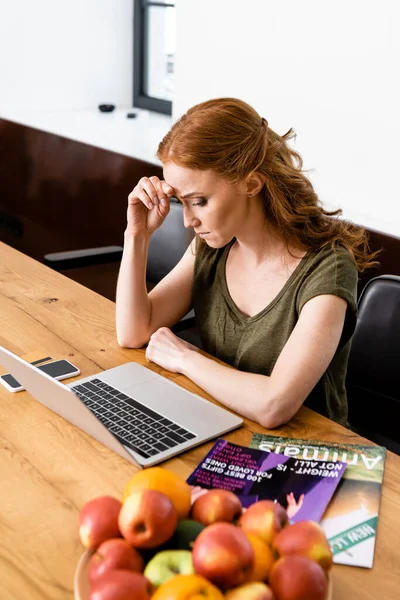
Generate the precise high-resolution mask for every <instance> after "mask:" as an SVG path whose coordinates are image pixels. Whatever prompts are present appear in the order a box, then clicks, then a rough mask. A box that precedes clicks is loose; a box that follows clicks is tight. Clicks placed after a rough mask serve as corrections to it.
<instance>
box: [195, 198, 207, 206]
mask: <svg viewBox="0 0 400 600" xmlns="http://www.w3.org/2000/svg"><path fill="white" fill-rule="evenodd" d="M206 204H207V200H206V198H199V199H198V201H197V202H193V203H192V206H205V205H206Z"/></svg>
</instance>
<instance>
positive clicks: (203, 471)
mask: <svg viewBox="0 0 400 600" xmlns="http://www.w3.org/2000/svg"><path fill="white" fill-rule="evenodd" d="M345 470H346V464H345V463H344V462H340V461H324V463H318V462H317V461H304V460H298V459H297V458H290V457H288V456H284V455H283V454H274V453H273V452H270V451H269V450H268V451H267V452H264V451H263V450H257V449H255V448H248V447H247V446H238V445H237V444H232V443H231V442H227V441H226V440H224V439H218V440H217V442H216V443H215V444H214V446H213V447H212V448H211V450H210V451H209V452H208V454H207V455H206V456H205V458H204V459H203V460H202V462H201V463H200V464H199V465H198V466H197V467H196V469H195V470H194V471H193V473H192V474H191V475H190V476H189V477H188V479H187V482H188V483H189V484H190V485H191V486H192V488H193V489H192V492H193V493H192V499H195V498H196V497H197V496H198V495H200V494H201V493H204V492H205V490H208V489H214V488H219V489H225V490H230V491H232V492H234V493H235V494H236V495H237V496H238V497H239V498H240V500H241V503H242V506H243V507H244V508H248V507H249V506H250V505H251V504H253V503H254V502H257V501H258V500H273V501H274V502H279V503H280V504H281V505H282V506H283V507H284V508H285V509H286V510H287V513H288V517H289V519H290V522H291V523H295V522H297V521H304V520H308V519H310V520H313V521H320V520H321V517H322V515H323V513H324V511H325V509H326V507H327V505H328V504H329V501H330V499H331V498H332V496H333V494H334V492H335V490H336V488H337V486H338V484H339V481H340V479H341V477H342V475H343V473H344V472H345Z"/></svg>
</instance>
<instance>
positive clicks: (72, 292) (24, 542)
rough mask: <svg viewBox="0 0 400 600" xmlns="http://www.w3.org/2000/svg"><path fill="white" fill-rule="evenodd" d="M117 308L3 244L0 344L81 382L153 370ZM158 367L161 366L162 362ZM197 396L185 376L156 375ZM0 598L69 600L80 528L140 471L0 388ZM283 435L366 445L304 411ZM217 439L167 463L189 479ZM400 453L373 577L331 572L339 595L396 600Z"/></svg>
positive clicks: (239, 435)
mask: <svg viewBox="0 0 400 600" xmlns="http://www.w3.org/2000/svg"><path fill="white" fill-rule="evenodd" d="M114 312H115V305H114V304H113V303H112V302H110V301H109V300H107V299H105V298H103V297H102V296H99V295H97V294H95V293H94V292H92V291H90V290H88V289H86V288H84V287H82V286H80V285H79V284H77V283H75V282H73V281H71V280H69V279H67V278H66V277H64V276H63V275H61V274H59V273H56V272H54V271H51V270H50V269H48V268H47V267H45V266H43V265H42V264H40V263H37V262H35V261H34V260H33V259H31V258H29V257H27V256H25V255H23V254H21V253H19V252H17V251H16V250H13V249H11V248H10V247H8V246H6V245H5V244H1V243H0V344H1V345H3V346H5V347H6V348H8V349H9V350H11V351H12V352H15V353H16V354H18V355H20V356H22V355H24V354H27V353H29V352H35V351H37V352H42V353H43V355H44V356H46V355H50V356H52V357H53V358H70V359H71V360H72V362H73V363H75V364H76V365H77V366H78V367H79V368H80V369H81V372H82V376H87V375H90V374H94V373H97V372H99V371H102V370H104V369H108V368H111V367H115V366H117V365H119V364H122V363H124V362H128V361H130V360H133V361H136V362H139V363H141V364H146V366H149V365H148V364H147V363H146V360H145V356H144V351H143V350H122V349H121V348H120V347H119V346H118V344H117V342H116V337H115V326H114ZM151 367H152V368H155V369H157V367H156V366H155V365H151ZM158 372H160V373H162V374H163V375H165V376H167V377H170V378H173V379H174V381H176V382H179V383H180V384H181V385H183V386H184V387H186V388H188V389H190V390H192V391H194V392H200V393H201V394H202V395H205V396H207V395H206V394H204V392H203V391H200V390H199V388H197V386H195V385H194V384H193V383H192V382H190V381H189V380H188V379H186V378H185V377H183V376H181V375H174V374H171V373H169V372H167V371H163V370H161V369H158ZM0 406H1V409H0V410H1V419H0V436H1V456H0V475H1V482H0V485H1V488H0V489H1V491H0V598H1V599H2V600H26V599H29V600H47V599H48V600H59V599H64V598H69V599H71V598H73V575H74V570H75V566H76V563H77V561H78V558H79V556H80V554H81V553H82V547H81V545H80V542H79V540H78V536H77V521H78V514H79V510H80V508H81V507H82V505H83V504H84V503H85V502H86V501H87V500H89V499H90V498H93V497H94V496H97V495H103V494H111V495H115V496H117V497H119V496H120V494H121V492H122V490H123V488H124V485H125V483H126V482H127V480H128V479H129V478H130V477H131V476H132V475H133V473H134V472H135V467H134V466H133V465H131V464H130V463H128V462H127V461H125V460H124V459H122V458H120V457H119V456H118V455H117V454H115V453H113V452H112V451H111V450H108V449H107V448H105V447H104V446H102V445H101V444H100V443H98V442H97V441H95V440H94V439H92V438H90V437H89V436H88V435H87V434H85V433H83V432H82V431H80V430H79V429H77V428H76V427H74V426H73V425H71V424H70V423H68V422H67V421H64V420H63V419H62V418H61V417H59V416H58V415H56V414H54V413H52V412H51V411H50V410H48V409H47V408H45V407H44V406H42V405H41V404H39V403H38V402H36V401H35V400H33V399H32V398H31V397H30V396H29V395H28V393H26V392H20V393H18V394H10V393H8V392H7V391H5V390H4V391H3V389H0ZM262 431H263V429H262V428H261V427H260V426H259V425H257V424H256V423H253V422H251V421H246V423H245V426H244V427H242V428H241V429H239V430H237V431H235V432H232V433H230V434H228V435H226V436H225V437H226V439H229V440H231V441H232V442H236V443H238V444H243V445H248V444H249V443H250V439H251V436H252V434H253V433H254V432H262ZM273 433H276V434H277V435H287V436H291V437H302V438H314V439H324V440H327V441H339V442H348V443H360V442H362V441H363V440H362V438H359V437H358V436H357V435H355V434H353V433H352V432H350V431H348V430H346V429H344V428H342V427H340V426H339V425H336V424H335V423H333V422H331V421H329V420H327V419H325V418H324V417H321V416H320V415H317V414H316V413H314V412H312V411H310V410H308V409H306V408H302V409H301V410H300V411H299V413H298V414H297V415H296V417H295V418H294V419H293V420H292V421H291V422H290V423H289V424H288V425H287V426H285V427H282V428H281V429H279V430H274V432H273ZM211 445H212V442H209V443H207V444H204V445H202V446H200V447H198V448H196V449H194V450H192V451H190V452H187V453H185V454H182V455H180V456H178V457H177V458H174V459H172V460H169V461H168V462H166V463H164V466H166V467H167V468H169V469H171V470H173V471H175V472H177V473H180V474H181V475H182V476H184V477H187V475H188V474H189V473H190V472H191V471H192V470H193V469H194V467H195V466H196V465H197V464H198V463H199V462H200V460H201V459H202V458H203V456H204V455H205V453H206V451H208V450H209V448H210V447H211ZM399 492H400V457H398V456H396V455H394V454H392V453H391V452H388V454H387V459H386V467H385V477H384V485H383V490H382V503H381V511H380V518H379V526H378V538H377V544H376V550H375V564H374V568H373V569H372V570H370V569H361V568H355V567H344V566H337V565H336V566H335V567H334V569H333V581H334V599H335V600H339V599H340V600H359V599H361V598H363V599H368V600H376V599H377V598H379V599H380V600H392V599H393V600H394V599H395V598H398V596H399V590H400V544H399V541H398V540H399V535H398V524H399V523H400V517H399V511H400V493H399Z"/></svg>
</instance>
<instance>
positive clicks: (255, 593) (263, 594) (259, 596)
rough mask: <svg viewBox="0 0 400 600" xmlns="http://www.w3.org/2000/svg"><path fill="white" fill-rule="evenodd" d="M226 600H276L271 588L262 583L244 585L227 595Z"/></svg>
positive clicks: (254, 582)
mask: <svg viewBox="0 0 400 600" xmlns="http://www.w3.org/2000/svg"><path fill="white" fill-rule="evenodd" d="M225 599H226V600H275V597H274V594H273V592H272V590H271V588H270V587H269V586H268V585H266V584H265V583H261V582H260V581H257V582H256V581H253V582H251V583H244V584H243V585H239V587H236V588H233V590H230V591H229V592H227V593H226V594H225Z"/></svg>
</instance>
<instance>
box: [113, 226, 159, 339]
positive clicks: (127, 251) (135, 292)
mask: <svg viewBox="0 0 400 600" xmlns="http://www.w3.org/2000/svg"><path fill="white" fill-rule="evenodd" d="M149 241H150V236H149V235H141V236H132V235H130V234H129V233H125V241H124V251H123V255H122V260H121V266H120V270H119V275H118V283H117V296H116V327H117V339H118V343H119V344H120V345H121V346H128V347H136V348H139V347H141V346H143V345H144V344H146V343H147V342H148V337H149V323H150V318H151V305H150V301H149V297H148V294H147V289H146V265H147V253H148V248H149Z"/></svg>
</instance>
